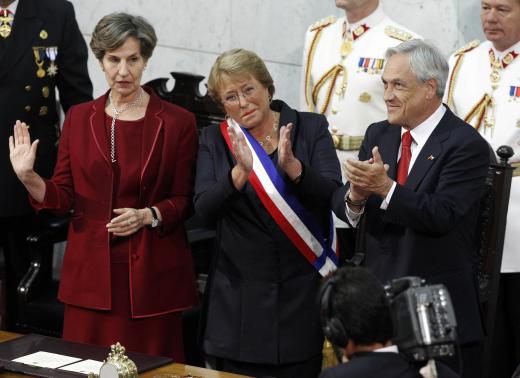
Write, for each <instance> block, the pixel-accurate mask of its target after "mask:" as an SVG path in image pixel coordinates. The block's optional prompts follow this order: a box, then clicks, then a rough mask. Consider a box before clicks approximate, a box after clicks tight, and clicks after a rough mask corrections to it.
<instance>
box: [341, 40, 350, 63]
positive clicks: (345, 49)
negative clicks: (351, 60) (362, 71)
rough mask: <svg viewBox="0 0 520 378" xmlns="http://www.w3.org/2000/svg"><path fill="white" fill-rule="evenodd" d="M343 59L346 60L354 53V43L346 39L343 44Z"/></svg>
mask: <svg viewBox="0 0 520 378" xmlns="http://www.w3.org/2000/svg"><path fill="white" fill-rule="evenodd" d="M340 51H341V57H342V58H346V57H347V56H348V55H349V54H350V53H351V52H352V41H351V40H350V39H346V40H344V41H343V42H342V43H341V50H340Z"/></svg>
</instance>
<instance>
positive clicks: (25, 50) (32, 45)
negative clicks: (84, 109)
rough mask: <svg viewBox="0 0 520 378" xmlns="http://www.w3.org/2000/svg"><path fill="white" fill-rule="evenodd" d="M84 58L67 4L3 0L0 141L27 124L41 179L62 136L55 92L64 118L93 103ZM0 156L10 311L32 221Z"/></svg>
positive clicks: (0, 232)
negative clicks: (79, 105) (36, 141)
mask: <svg viewBox="0 0 520 378" xmlns="http://www.w3.org/2000/svg"><path fill="white" fill-rule="evenodd" d="M87 56H88V53H87V46H86V44H85V41H84V39H83V36H82V35H81V32H80V30H79V27H78V24H77V22H76V19H75V15H74V8H73V6H72V4H71V3H70V2H68V1H65V0H17V1H13V0H0V140H4V141H5V140H8V138H9V135H12V133H13V126H14V124H15V122H16V120H21V121H23V122H26V123H27V124H28V125H29V126H30V130H31V136H33V137H34V139H39V140H40V143H39V145H38V157H37V159H36V167H35V170H36V171H37V172H38V173H39V174H41V175H42V176H44V177H50V176H51V175H52V171H53V169H54V165H55V162H56V152H57V142H58V138H59V134H60V122H59V115H58V112H59V109H58V107H57V99H56V88H57V89H58V91H59V100H60V103H61V106H62V108H63V110H64V111H65V112H66V111H67V110H68V109H69V107H70V106H71V105H73V104H77V103H81V102H84V101H88V100H90V99H92V84H91V82H90V79H89V76H88V70H87ZM0 152H1V153H0V182H2V191H1V192H2V194H1V195H0V247H1V248H2V249H3V250H4V256H5V260H6V261H5V263H6V275H7V277H6V279H7V302H8V303H7V307H8V311H9V312H11V311H12V310H13V305H14V294H15V291H16V286H17V284H18V283H19V281H20V279H21V278H22V277H23V274H24V273H25V271H26V270H27V267H28V257H27V252H26V248H27V247H26V245H25V238H26V237H27V234H28V233H29V232H30V231H31V228H32V227H34V224H35V217H34V215H33V211H32V209H31V207H30V206H29V202H28V197H27V192H26V190H25V189H24V188H23V186H22V184H21V183H20V181H19V180H18V179H17V177H16V175H15V174H14V172H13V169H12V167H11V163H10V162H9V153H8V146H7V143H4V144H1V150H0ZM11 320H12V319H11ZM8 322H10V321H9V316H8Z"/></svg>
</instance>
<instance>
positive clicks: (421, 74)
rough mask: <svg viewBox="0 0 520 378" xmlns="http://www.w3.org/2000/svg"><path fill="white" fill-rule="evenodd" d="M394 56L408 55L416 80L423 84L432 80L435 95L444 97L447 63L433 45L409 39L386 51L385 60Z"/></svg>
mask: <svg viewBox="0 0 520 378" xmlns="http://www.w3.org/2000/svg"><path fill="white" fill-rule="evenodd" d="M395 54H405V55H408V57H409V59H410V68H411V70H412V72H413V73H414V75H415V77H416V78H417V80H419V81H420V82H422V83H425V82H426V81H427V80H430V79H434V80H435V81H436V82H437V91H436V93H435V94H436V95H437V97H439V98H442V97H443V96H444V89H445V88H446V81H447V80H448V71H449V67H448V62H447V61H446V59H445V58H444V56H443V55H442V53H441V52H440V50H439V49H438V48H437V47H436V46H435V45H434V44H433V43H431V42H426V41H423V40H420V39H411V40H409V41H406V42H403V43H401V44H400V45H397V46H395V47H390V48H389V49H387V50H386V59H387V60H388V59H389V58H390V57H391V56H393V55H395Z"/></svg>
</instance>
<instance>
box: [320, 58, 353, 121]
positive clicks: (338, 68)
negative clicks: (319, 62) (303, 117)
mask: <svg viewBox="0 0 520 378" xmlns="http://www.w3.org/2000/svg"><path fill="white" fill-rule="evenodd" d="M344 70H345V69H344V68H343V66H342V65H340V64H336V65H334V66H333V67H332V68H331V69H330V70H328V71H327V72H325V74H323V76H322V77H321V78H320V80H318V82H317V83H316V85H315V86H314V88H313V90H312V101H313V104H314V105H316V104H317V103H318V93H319V91H320V89H321V87H322V86H323V85H324V84H325V83H326V82H327V81H328V80H329V79H330V85H329V89H328V90H327V94H326V97H325V102H324V104H323V106H322V108H321V111H320V114H324V113H325V112H326V111H327V108H328V107H329V103H330V97H331V96H332V92H333V91H334V85H335V84H336V80H337V78H338V75H339V73H340V72H343V71H344Z"/></svg>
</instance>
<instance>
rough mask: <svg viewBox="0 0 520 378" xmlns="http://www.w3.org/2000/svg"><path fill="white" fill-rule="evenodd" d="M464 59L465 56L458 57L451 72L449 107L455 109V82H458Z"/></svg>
mask: <svg viewBox="0 0 520 378" xmlns="http://www.w3.org/2000/svg"><path fill="white" fill-rule="evenodd" d="M463 58H464V54H460V55H458V56H457V60H456V61H455V65H454V66H453V70H452V71H451V75H450V79H449V80H450V81H449V85H448V106H449V107H450V108H452V107H453V92H454V91H455V82H456V81H457V76H458V75H459V70H460V66H461V63H462V59H463Z"/></svg>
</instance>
